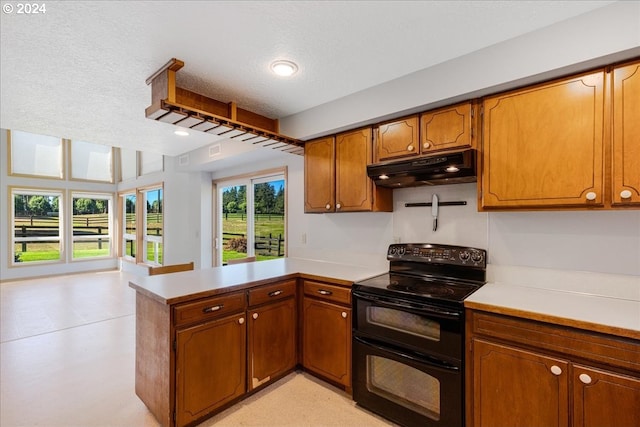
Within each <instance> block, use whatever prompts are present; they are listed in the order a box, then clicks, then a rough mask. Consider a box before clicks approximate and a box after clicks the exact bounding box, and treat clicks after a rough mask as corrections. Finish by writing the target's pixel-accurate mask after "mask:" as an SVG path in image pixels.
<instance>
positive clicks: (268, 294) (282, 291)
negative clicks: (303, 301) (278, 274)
mask: <svg viewBox="0 0 640 427" xmlns="http://www.w3.org/2000/svg"><path fill="white" fill-rule="evenodd" d="M295 294H296V281H295V279H294V280H287V281H285V282H278V283H274V284H273V285H267V286H262V287H260V288H255V289H251V290H250V291H249V306H251V307H253V306H256V305H260V304H264V303H266V302H270V301H278V300H281V299H284V298H288V297H290V296H293V295H295Z"/></svg>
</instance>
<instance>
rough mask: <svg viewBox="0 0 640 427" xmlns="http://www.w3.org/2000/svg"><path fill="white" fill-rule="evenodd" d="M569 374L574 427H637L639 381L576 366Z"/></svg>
mask: <svg viewBox="0 0 640 427" xmlns="http://www.w3.org/2000/svg"><path fill="white" fill-rule="evenodd" d="M573 374H574V380H573V411H574V427H638V426H640V379H637V378H632V377H627V376H624V375H618V374H614V373H612V372H605V371H601V370H598V369H593V368H587V367H584V366H578V365H575V366H574V370H573Z"/></svg>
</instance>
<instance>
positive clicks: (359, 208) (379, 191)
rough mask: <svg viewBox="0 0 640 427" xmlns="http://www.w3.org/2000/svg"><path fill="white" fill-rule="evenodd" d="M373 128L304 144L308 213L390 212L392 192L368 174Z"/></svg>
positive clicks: (305, 208) (305, 204)
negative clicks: (378, 184)
mask: <svg viewBox="0 0 640 427" xmlns="http://www.w3.org/2000/svg"><path fill="white" fill-rule="evenodd" d="M372 145H373V142H372V129H371V128H363V129H357V130H353V131H349V132H344V133H340V134H337V135H336V136H335V138H334V137H327V138H320V139H317V140H314V141H309V142H307V143H306V144H305V156H304V166H305V167H304V178H305V203H304V210H305V212H306V213H323V212H391V211H392V210H393V193H392V190H391V189H389V188H379V187H376V186H375V185H374V184H373V181H372V180H371V179H370V178H369V177H368V176H367V164H369V163H371V162H372V159H373V147H372Z"/></svg>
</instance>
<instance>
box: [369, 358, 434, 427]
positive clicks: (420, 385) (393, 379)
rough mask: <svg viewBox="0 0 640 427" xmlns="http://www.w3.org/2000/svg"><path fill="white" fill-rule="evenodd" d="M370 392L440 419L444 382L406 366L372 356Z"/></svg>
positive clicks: (419, 412)
mask: <svg viewBox="0 0 640 427" xmlns="http://www.w3.org/2000/svg"><path fill="white" fill-rule="evenodd" d="M367 390H369V392H370V393H373V394H376V395H378V396H380V397H382V398H383V399H386V400H388V401H391V402H394V403H396V404H398V405H401V406H404V407H405V408H407V409H409V410H411V411H413V412H416V413H418V414H420V415H422V416H425V417H428V418H431V419H432V420H436V421H438V420H439V419H440V381H439V380H438V379H437V378H435V377H432V376H431V375H429V374H427V373H426V372H422V371H420V370H418V369H415V368H413V367H411V366H408V365H406V364H403V363H400V362H397V361H395V360H391V359H387V358H384V357H380V356H372V355H368V356H367Z"/></svg>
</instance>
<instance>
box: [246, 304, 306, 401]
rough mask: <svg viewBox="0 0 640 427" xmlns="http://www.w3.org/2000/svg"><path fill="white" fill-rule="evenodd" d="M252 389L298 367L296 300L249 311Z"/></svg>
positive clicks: (250, 381)
mask: <svg viewBox="0 0 640 427" xmlns="http://www.w3.org/2000/svg"><path fill="white" fill-rule="evenodd" d="M248 362H249V390H253V389H254V388H256V387H258V386H260V385H261V384H264V383H266V382H269V381H270V380H271V379H275V378H278V377H279V376H280V375H281V374H284V373H286V372H287V371H289V370H291V369H293V368H294V367H295V366H296V362H297V355H296V305H295V299H294V298H289V299H287V300H284V301H281V302H276V303H272V304H268V305H265V306H262V307H258V308H253V309H251V310H249V360H248Z"/></svg>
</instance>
